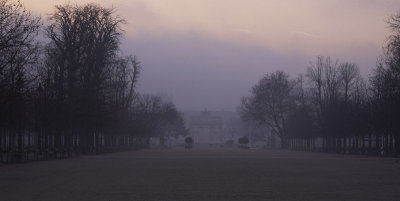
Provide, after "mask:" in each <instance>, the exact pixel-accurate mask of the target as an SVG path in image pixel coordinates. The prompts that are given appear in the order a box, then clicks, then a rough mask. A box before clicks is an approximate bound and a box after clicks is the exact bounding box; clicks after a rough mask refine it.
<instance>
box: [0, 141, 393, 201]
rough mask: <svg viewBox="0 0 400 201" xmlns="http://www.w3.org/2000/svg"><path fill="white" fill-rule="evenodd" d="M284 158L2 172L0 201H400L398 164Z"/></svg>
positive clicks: (233, 153)
mask: <svg viewBox="0 0 400 201" xmlns="http://www.w3.org/2000/svg"><path fill="white" fill-rule="evenodd" d="M397 160H398V159H395V158H376V157H366V156H348V155H335V154H322V153H304V152H294V151H282V150H239V149H217V148H214V149H192V150H185V149H183V148H176V149H167V150H142V151H132V152H124V153H117V154H106V155H95V156H81V157H80V158H74V159H67V160H53V161H42V162H32V163H25V164H14V165H0V200H1V201H25V200H37V201H64V200H71V201H80V200H82V201H89V200H93V201H125V200H130V201H141V200H143V201H153V200H159V201H194V200H205V201H213V200H229V201H231V200H232V201H233V200H238V201H239V200H240V201H252V200H260V201H261V200H262V201H267V200H293V201H301V200H304V201H308V200H318V201H323V200H332V201H333V200H335V201H336V200H344V201H352V200H360V201H367V200H382V201H390V200H393V201H398V200H400V162H398V161H397Z"/></svg>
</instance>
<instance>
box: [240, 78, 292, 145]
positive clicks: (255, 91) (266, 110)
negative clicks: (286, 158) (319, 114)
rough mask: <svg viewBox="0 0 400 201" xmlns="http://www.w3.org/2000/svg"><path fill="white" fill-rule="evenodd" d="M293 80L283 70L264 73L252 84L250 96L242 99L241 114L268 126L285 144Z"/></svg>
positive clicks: (245, 117)
mask: <svg viewBox="0 0 400 201" xmlns="http://www.w3.org/2000/svg"><path fill="white" fill-rule="evenodd" d="M293 85H294V84H293V82H291V81H290V80H289V76H288V75H287V74H285V73H284V72H283V71H276V72H274V73H271V74H267V75H265V76H264V77H263V78H261V80H260V81H259V82H258V84H256V85H255V86H253V88H252V90H251V96H250V97H244V98H243V99H242V106H241V111H240V112H241V116H242V117H243V118H244V119H250V120H254V121H256V122H259V123H260V124H265V125H267V126H269V127H270V128H271V130H272V132H274V133H275V134H277V135H278V136H279V138H280V139H281V142H282V143H281V144H282V147H285V146H286V138H287V134H286V131H285V124H286V120H287V116H288V114H289V112H290V110H291V108H292V107H293V104H294V102H293V98H292V94H291V92H292V89H293Z"/></svg>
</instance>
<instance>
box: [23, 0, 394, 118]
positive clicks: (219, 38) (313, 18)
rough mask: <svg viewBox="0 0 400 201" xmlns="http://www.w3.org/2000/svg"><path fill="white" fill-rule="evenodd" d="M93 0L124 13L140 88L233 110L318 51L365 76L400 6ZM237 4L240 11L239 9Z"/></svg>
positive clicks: (195, 106)
mask: <svg viewBox="0 0 400 201" xmlns="http://www.w3.org/2000/svg"><path fill="white" fill-rule="evenodd" d="M70 2H71V3H72V4H75V3H77V4H81V2H80V1H79V2H75V1H70ZM92 2H96V3H99V4H100V5H105V6H108V7H115V8H116V13H118V15H119V16H121V17H122V18H124V19H126V21H127V23H126V24H124V25H123V26H122V28H123V29H124V30H125V31H124V34H125V36H124V38H123V40H122V42H121V49H122V50H123V52H125V53H133V54H135V55H136V56H137V57H138V58H139V60H140V62H141V63H142V64H143V70H142V72H141V76H140V79H139V82H138V91H140V92H141V93H150V94H165V95H166V96H168V97H169V98H171V99H172V101H174V102H175V103H176V106H177V107H178V108H179V109H180V110H202V109H205V108H208V109H211V110H228V111H236V109H237V107H238V106H240V99H241V97H243V96H247V95H248V94H249V91H250V88H251V86H253V85H254V84H255V83H256V82H257V80H259V79H260V78H261V77H262V76H263V75H265V74H267V73H270V72H273V71H275V70H278V69H282V70H284V71H285V72H286V73H288V74H290V75H291V77H296V76H297V75H298V74H300V73H305V71H306V69H307V68H308V67H309V64H310V62H313V61H314V60H315V58H316V57H317V56H319V55H322V56H330V57H331V58H332V59H338V60H340V61H349V62H353V63H355V64H357V65H358V66H359V67H360V71H361V75H362V76H363V77H364V78H365V79H368V76H369V75H370V74H371V73H372V69H373V68H374V67H375V64H376V60H377V58H378V57H379V55H381V54H382V51H381V50H382V46H383V44H384V42H385V37H386V36H387V33H388V32H387V30H386V29H385V28H386V25H385V20H386V19H387V18H388V17H389V14H390V13H394V12H395V11H396V10H395V8H396V5H398V6H400V3H399V2H397V1H385V2H381V1H379V2H374V1H368V2H365V1H362V2H361V1H352V2H348V1H339V2H337V3H332V2H315V1H307V2H305V3H304V4H302V3H298V2H292V3H276V4H274V3H271V2H264V3H260V4H259V5H258V6H257V4H256V3H254V2H253V3H251V2H249V3H248V4H244V3H238V2H236V3H232V4H231V6H232V8H231V9H228V8H226V7H223V6H225V5H224V4H223V2H215V6H216V7H219V8H221V12H220V13H218V12H215V10H214V9H212V8H211V7H210V5H211V3H207V2H203V3H193V4H190V3H184V2H171V4H163V3H160V2H158V1H156V0H155V1H140V0H137V1H133V2H130V3H128V2H124V1H92ZM24 3H26V4H27V6H29V7H31V8H32V9H33V11H34V12H35V13H37V14H41V15H42V16H43V18H46V17H47V16H46V15H44V14H45V13H49V12H50V11H49V10H51V9H52V8H53V7H54V5H52V3H49V2H48V1H46V0H41V1H38V2H37V3H35V4H32V3H31V2H29V1H27V2H24ZM38 5H42V6H41V7H38ZM240 7H243V8H244V10H243V11H242V12H243V13H242V12H236V11H235V9H238V8H240ZM263 7H264V8H265V9H266V10H267V11H263V10H262V9H261V8H263ZM294 8H298V10H297V11H296V12H294V13H288V15H287V17H285V18H283V19H281V20H279V17H277V19H275V18H274V17H271V15H272V13H274V12H276V11H274V9H275V10H277V11H279V10H280V11H290V10H292V9H294ZM316 9H321V11H318V12H316ZM332 9H338V10H339V12H337V13H330V12H329V11H330V10H332ZM133 11H134V12H133ZM268 11H269V12H271V13H270V14H265V13H268ZM310 11H311V13H310ZM313 11H314V12H313ZM321 12H325V13H324V14H321ZM277 15H278V16H281V15H283V14H277ZM246 16H247V17H246ZM212 17H214V18H212ZM298 18H300V19H301V18H304V19H307V21H306V20H304V19H303V20H298ZM324 20H325V21H324ZM256 22H259V24H256ZM365 22H369V24H366V23H365ZM246 23H247V25H246ZM285 23H286V24H287V25H286V26H285ZM326 23H328V24H326ZM235 24H236V25H235ZM313 24H315V26H312V25H313Z"/></svg>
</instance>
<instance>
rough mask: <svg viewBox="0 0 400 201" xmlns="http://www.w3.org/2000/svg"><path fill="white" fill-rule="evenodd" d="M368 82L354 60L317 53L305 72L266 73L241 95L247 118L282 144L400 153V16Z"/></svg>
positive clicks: (394, 18)
mask: <svg viewBox="0 0 400 201" xmlns="http://www.w3.org/2000/svg"><path fill="white" fill-rule="evenodd" d="M388 24H389V27H390V29H391V31H392V33H393V35H391V36H390V37H389V38H388V40H387V42H386V44H385V47H384V54H383V55H382V56H381V57H380V58H379V59H378V62H377V67H376V68H375V70H374V72H373V74H372V75H371V76H370V78H369V80H368V82H367V81H365V80H364V79H363V78H362V77H361V76H360V72H359V68H358V66H357V65H355V64H354V63H350V62H339V61H338V60H332V59H331V58H330V57H323V56H318V57H317V59H316V61H315V62H314V63H312V64H311V65H310V66H309V68H308V70H307V73H306V74H305V76H303V75H300V76H298V77H297V78H295V79H291V78H289V75H288V74H286V73H284V72H283V71H276V72H274V73H270V74H267V75H265V76H264V77H263V78H262V79H261V80H260V81H259V82H258V84H256V85H255V86H253V88H252V90H251V95H250V96H249V97H244V98H243V99H242V105H241V109H240V112H241V116H242V118H243V119H246V120H252V121H256V122H258V123H260V124H263V125H267V126H269V127H270V128H271V130H272V132H273V133H274V134H276V135H277V136H278V137H279V138H280V139H281V144H282V147H283V148H289V149H297V150H308V151H324V152H336V153H358V154H379V155H387V156H398V155H400V126H399V123H398V121H399V119H400V116H399V115H400V104H399V103H400V14H397V15H393V16H391V18H390V20H389V21H388Z"/></svg>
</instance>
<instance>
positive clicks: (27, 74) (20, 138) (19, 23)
mask: <svg viewBox="0 0 400 201" xmlns="http://www.w3.org/2000/svg"><path fill="white" fill-rule="evenodd" d="M40 26H41V23H40V18H39V17H34V16H32V15H31V13H30V12H29V11H28V10H26V9H25V7H24V6H23V5H22V4H21V3H20V2H19V1H12V0H0V27H1V28H0V129H1V130H0V151H1V149H2V147H4V149H6V150H5V151H7V152H10V153H9V154H12V155H14V153H15V154H18V157H19V158H20V155H21V152H22V151H23V143H24V133H25V131H26V130H27V129H29V127H30V123H31V122H30V121H29V118H28V112H29V104H30V101H29V100H30V99H31V98H30V94H29V91H30V87H31V86H32V82H33V81H34V75H33V74H32V72H33V70H34V65H35V63H36V62H37V59H38V53H39V51H38V48H39V44H38V43H37V42H36V36H37V35H38V32H39V28H40ZM5 139H8V140H7V141H6V140H5ZM2 142H4V144H5V146H2V144H3V143H2ZM29 143H30V141H29ZM11 152H12V153H11ZM0 155H2V154H0ZM11 159H14V157H11Z"/></svg>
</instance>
